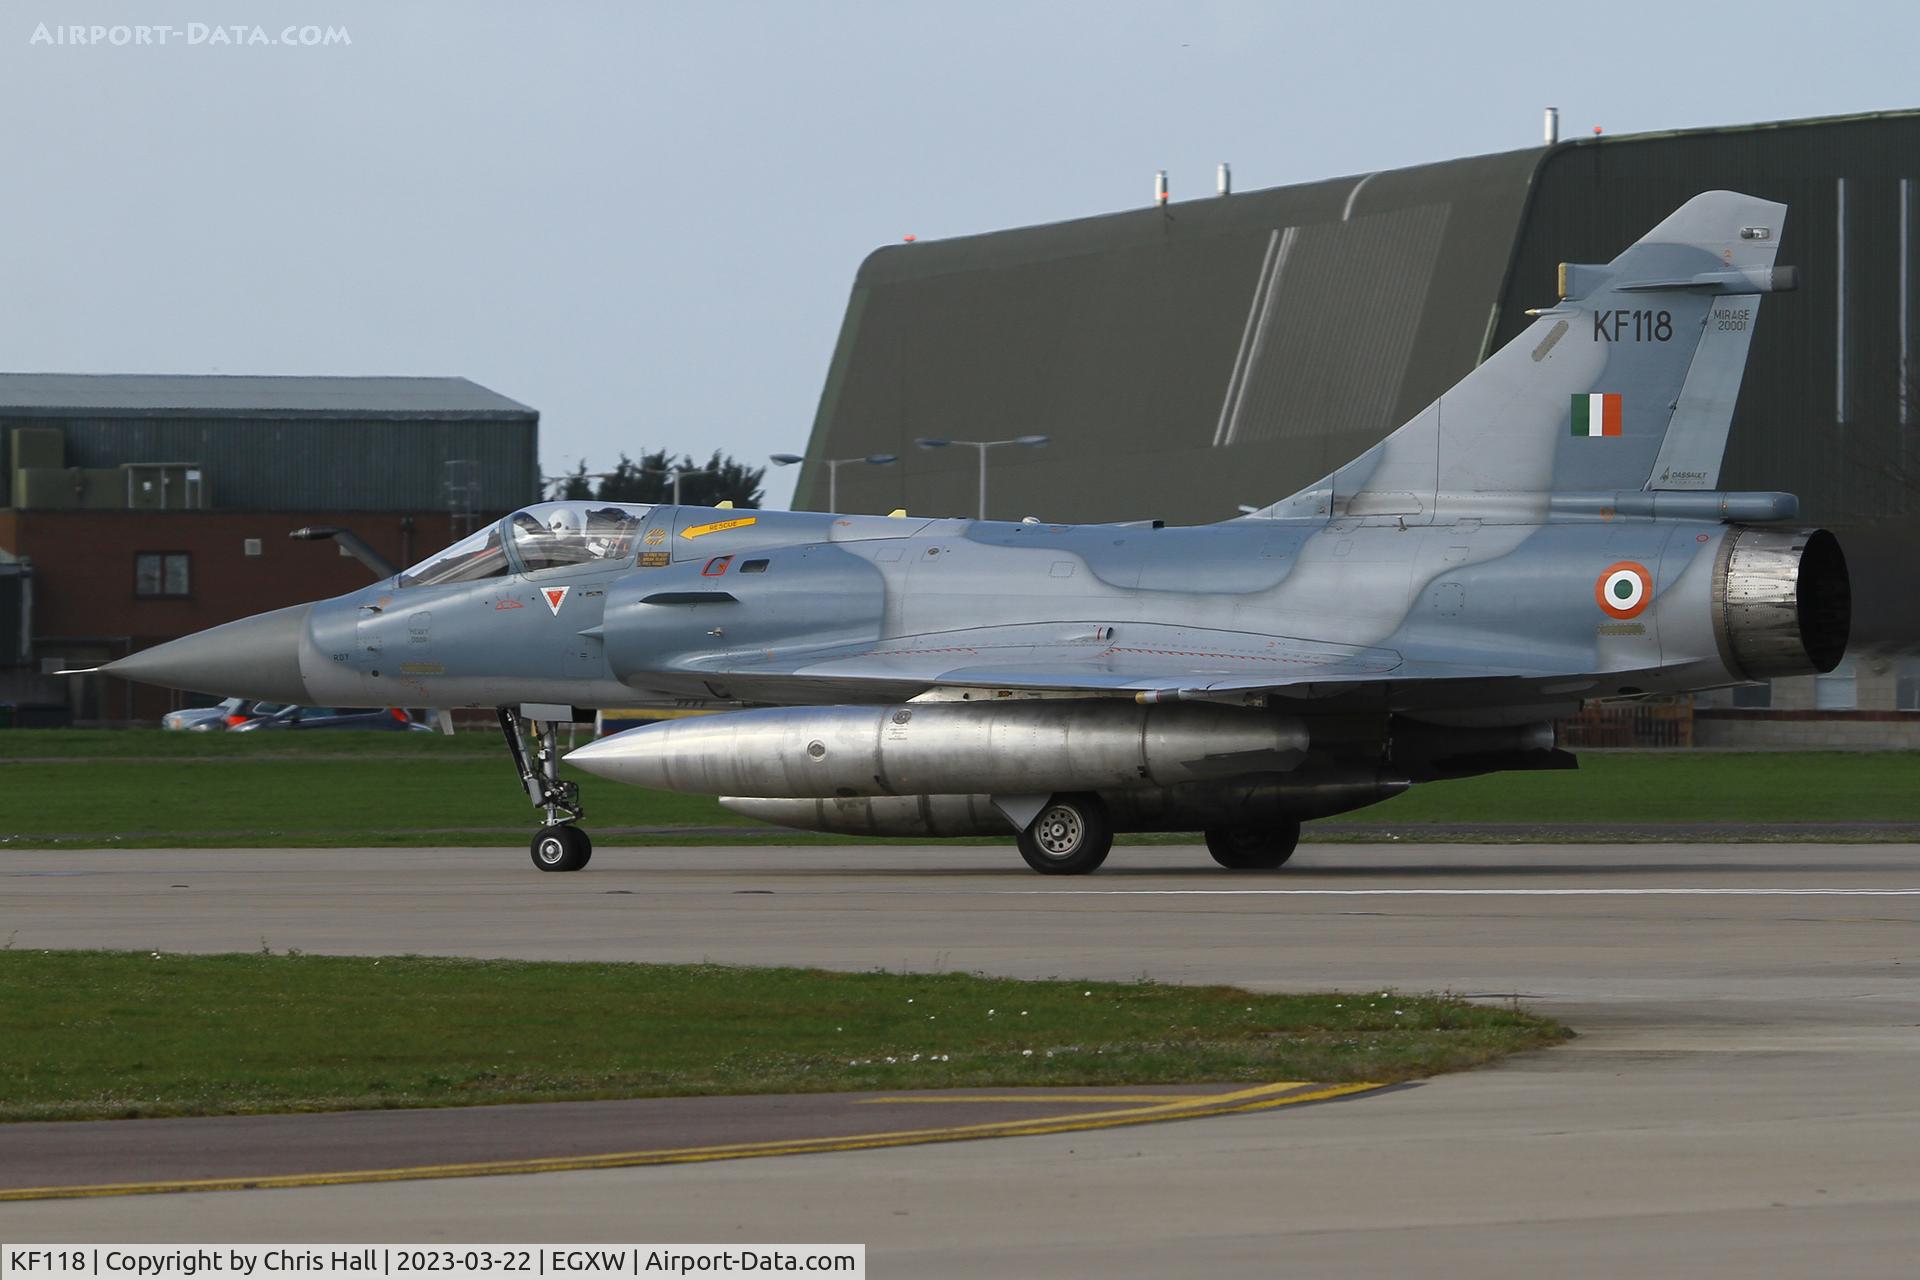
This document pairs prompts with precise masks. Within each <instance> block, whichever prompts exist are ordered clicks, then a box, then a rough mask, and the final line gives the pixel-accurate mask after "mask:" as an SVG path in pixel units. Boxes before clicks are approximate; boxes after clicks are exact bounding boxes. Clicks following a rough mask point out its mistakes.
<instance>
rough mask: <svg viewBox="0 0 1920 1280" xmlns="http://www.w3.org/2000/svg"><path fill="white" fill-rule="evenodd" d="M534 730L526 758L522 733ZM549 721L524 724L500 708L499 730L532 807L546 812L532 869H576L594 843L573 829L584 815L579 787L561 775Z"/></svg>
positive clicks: (510, 711)
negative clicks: (530, 749)
mask: <svg viewBox="0 0 1920 1280" xmlns="http://www.w3.org/2000/svg"><path fill="white" fill-rule="evenodd" d="M523 725H524V726H526V728H530V729H531V730H532V731H533V739H534V750H533V755H532V756H531V757H529V756H528V754H527V741H526V732H525V730H524V729H523V728H522V726H523ZM556 729H557V726H556V725H555V723H554V722H553V721H551V720H523V719H522V717H521V715H520V713H519V712H518V711H516V710H514V709H513V708H512V707H501V708H500V732H501V733H502V734H504V735H505V736H506V739H507V750H508V752H509V753H511V754H512V756H513V763H514V767H515V768H517V769H518V770H519V771H520V782H521V785H523V786H525V787H526V789H527V798H528V799H530V800H532V801H533V803H534V806H535V807H536V808H539V809H543V810H545V811H546V818H547V822H546V825H545V826H543V827H541V828H540V830H539V831H537V832H535V833H534V837H533V844H532V846H531V849H532V853H533V865H534V866H536V867H538V868H539V869H540V870H542V871H578V870H580V868H582V867H584V866H586V865H587V863H588V861H589V860H590V859H592V857H593V841H592V840H591V839H590V838H588V836H587V833H586V832H584V831H582V830H581V829H580V828H579V827H577V826H575V825H573V824H574V823H576V822H578V821H579V820H580V818H581V815H582V810H581V807H580V784H579V783H577V782H569V781H566V780H564V779H562V778H561V776H560V744H559V740H558V734H557V732H556Z"/></svg>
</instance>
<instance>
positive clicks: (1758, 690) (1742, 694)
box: [1733, 680, 1773, 711]
mask: <svg viewBox="0 0 1920 1280" xmlns="http://www.w3.org/2000/svg"><path fill="white" fill-rule="evenodd" d="M1772 705H1773V682H1772V681H1771V680H1768V681H1763V682H1762V683H1760V684H1739V685H1735V686H1734V687H1733V706H1734V707H1735V708H1736V709H1738V710H1740V711H1765V710H1767V708H1769V707H1771V706H1772Z"/></svg>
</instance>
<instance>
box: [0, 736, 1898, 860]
mask: <svg viewBox="0 0 1920 1280" xmlns="http://www.w3.org/2000/svg"><path fill="white" fill-rule="evenodd" d="M265 737H267V735H262V734H233V735H226V734H217V733H216V734H197V733H163V732H161V731H159V730H144V731H143V730H130V731H123V732H113V731H104V730H96V731H86V730H78V731H76V730H45V731H36V730H13V731H10V732H6V733H0V847H11V848H57V847H61V846H91V845H118V846H123V847H129V848H139V847H158V846H179V845H186V846H194V847H205V848H218V847H234V846H238V847H327V846H362V845H372V846H411V845H421V844H444V845H497V846H501V847H511V846H513V845H517V844H519V843H521V842H522V841H524V840H525V839H526V838H527V836H529V835H530V834H531V832H532V827H533V818H534V814H533V811H532V809H531V808H530V807H529V806H528V805H527V803H526V799H525V796H524V794H523V793H522V792H521V791H520V788H519V784H518V781H517V780H516V779H515V777H514V776H513V773H512V771H511V768H510V766H509V765H508V763H507V760H506V753H505V751H504V749H502V748H500V747H499V746H498V744H497V743H496V742H495V741H494V739H493V738H492V737H490V736H488V735H485V734H480V733H462V734H460V735H459V736H457V737H454V738H443V737H440V736H438V735H428V734H405V733H309V734H298V733H282V734H274V735H271V740H270V741H264V742H263V741H262V739H263V738H265ZM563 772H564V773H565V775H566V776H568V777H570V778H573V779H574V780H575V781H577V782H579V783H580V784H581V794H582V796H583V797H584V799H585V801H586V805H587V822H586V826H587V827H588V829H589V830H591V831H592V832H593V833H594V840H595V843H596V844H597V845H609V846H611V845H645V844H683V843H689V842H690V840H689V835H688V834H687V833H685V831H684V829H686V828H699V827H721V828H730V829H733V830H736V831H737V830H739V829H742V828H745V829H753V828H756V827H757V828H758V829H759V830H760V831H763V832H764V833H765V836H766V838H767V839H770V840H777V841H779V842H781V843H826V844H847V843H857V842H858V841H857V840H856V838H854V837H844V836H823V837H810V836H806V835H803V834H800V833H795V832H789V831H786V830H784V829H783V828H779V827H768V826H762V825H760V824H756V823H753V822H751V821H749V820H748V819H746V818H742V817H740V816H739V815H738V814H734V813H729V812H728V811H727V810H725V809H722V808H721V807H720V806H719V805H718V804H717V803H715V802H714V801H713V800H712V799H710V798H708V797H705V796H682V795H671V794H668V793H665V792H658V791H642V790H638V789H636V788H633V787H624V786H621V785H619V784H618V783H613V782H608V781H606V780H605V779H602V778H594V777H589V776H587V775H585V774H581V773H579V772H577V771H575V770H572V769H563ZM1337 821H1338V822H1339V823H1340V824H1342V826H1343V827H1349V828H1350V827H1351V826H1352V825H1354V824H1361V825H1377V826H1379V827H1381V828H1383V829H1391V830H1392V832H1393V833H1394V835H1395V836H1396V837H1397V838H1399V839H1402V840H1418V839H1420V828H1421V827H1422V826H1426V825H1433V826H1439V825H1441V824H1453V825H1459V824H1476V823H1496V824H1538V825H1541V826H1551V825H1553V824H1559V823H1663V822H1686V823H1728V824H1741V823H1746V824H1752V823H1769V822H1780V823H1809V822H1812V823H1818V822H1852V823H1859V822H1869V823H1871V822H1880V823H1905V824H1909V826H1920V752H1893V751H1883V752H1837V751H1836V752H1809V753H1805V754H1800V753H1781V752H1753V753H1734V752H1618V753H1614V752H1608V753H1590V754H1588V755H1586V756H1584V757H1583V758H1582V760H1581V767H1580V768H1579V769H1578V770H1573V771H1568V772H1549V773H1515V774H1491V775H1488V776H1485V777H1480V778H1466V779H1462V780H1460V781H1457V782H1437V783H1430V784H1426V785H1423V786H1418V787H1415V788H1413V789H1412V790H1411V791H1408V792H1407V793H1406V794H1404V795H1401V796H1398V797H1396V798H1394V799H1392V800H1389V801H1387V802H1386V803H1384V804H1380V805H1375V806H1374V807H1372V808H1369V809H1362V810H1359V811H1357V812H1354V813H1350V814H1343V815H1341V816H1340V817H1339V818H1338V819H1337ZM622 828H627V829H629V831H628V833H624V834H623V833H622V832H621V829H622ZM632 828H653V829H655V830H653V831H647V832H637V833H636V832H632V831H631V830H630V829H632ZM1312 831H1313V828H1312V826H1311V825H1310V826H1309V828H1308V832H1309V837H1310V838H1311V834H1312ZM719 838H720V839H722V840H724V841H726V842H728V843H737V842H738V840H739V837H738V836H736V835H726V836H722V837H719ZM1864 838H1871V836H1866V837H1864ZM992 842H994V843H1003V842H1004V841H1001V840H993V841H992Z"/></svg>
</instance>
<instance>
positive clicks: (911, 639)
mask: <svg viewBox="0 0 1920 1280" xmlns="http://www.w3.org/2000/svg"><path fill="white" fill-rule="evenodd" d="M1785 215H1786V209H1785V207H1784V206H1782V205H1779V204H1774V203H1771V202H1768V201H1765V200H1760V199H1756V198H1753V197H1750V196H1743V195H1737V194H1734V193H1732V192H1724V191H1715V192H1707V193H1705V194H1703V195H1700V196H1697V197H1695V198H1694V199H1692V200H1690V201H1688V202H1687V203H1686V204H1685V205H1683V206H1682V207H1681V208H1679V209H1678V210H1676V211H1675V212H1674V213H1673V214H1672V215H1671V216H1669V217H1668V218H1667V219H1666V220H1665V221H1664V222H1662V223H1661V224H1660V225H1659V226H1657V227H1655V228H1654V229H1653V230H1652V231H1650V232H1648V233H1647V235H1646V236H1645V237H1643V238H1642V239H1641V240H1639V241H1638V242H1637V243H1635V244H1633V245H1631V246H1629V247H1628V248H1627V249H1626V250H1625V251H1623V252H1622V253H1621V254H1620V255H1619V256H1618V257H1616V258H1615V259H1614V260H1613V261H1611V262H1609V263H1606V264H1604V265H1587V264H1573V263H1569V264H1566V265H1565V266H1563V267H1562V269H1561V294H1562V297H1561V298H1560V300H1559V301H1558V302H1556V303H1554V304H1553V305H1551V306H1547V307H1544V308H1542V309H1540V310H1539V311H1537V312H1535V313H1532V314H1533V315H1534V317H1535V319H1534V321H1533V323H1532V325H1531V326H1530V327H1529V328H1528V329H1527V330H1526V331H1525V332H1524V333H1522V334H1521V335H1520V336H1519V337H1517V338H1515V339H1514V340H1513V341H1512V342H1511V343H1509V344H1508V345H1507V346H1506V347H1504V348H1502V349H1501V350H1499V351H1498V352H1496V353H1494V355H1493V356H1492V357H1490V358H1489V359H1488V360H1487V361H1486V362H1485V363H1484V364H1482V365H1481V366H1480V367H1479V368H1477V369H1475V370H1474V371H1473V372H1472V373H1471V374H1469V375H1468V376H1467V377H1466V378H1464V379H1463V380H1462V381H1461V382H1460V383H1458V384H1457V385H1456V386H1454V387H1453V388H1451V389H1450V390H1448V391H1447V392H1446V393H1445V394H1444V395H1442V396H1441V397H1440V398H1439V399H1438V400H1436V401H1434V402H1433V403H1432V404H1431V405H1429V406H1428V407H1427V408H1426V409H1425V410H1424V411H1422V412H1421V413H1420V414H1419V415H1418V416H1417V417H1415V418H1414V419H1413V420H1412V421H1410V422H1408V423H1407V424H1406V425H1404V426H1402V427H1401V428H1400V429H1399V430H1397V431H1395V432H1394V433H1393V434H1392V435H1390V436H1388V437H1387V438H1386V439H1385V440H1383V441H1381V442H1380V443H1379V444H1378V445H1376V446H1374V447H1373V448H1371V449H1369V450H1367V451H1366V452H1365V453H1364V454H1362V455H1361V456H1360V457H1358V458H1356V459H1354V460H1353V461H1352V462H1350V463H1348V464H1347V465H1345V466H1343V467H1341V468H1340V469H1339V470H1337V471H1335V472H1334V473H1333V474H1332V475H1329V476H1327V477H1326V478H1325V479H1323V480H1321V481H1320V482H1318V483H1317V484H1314V485H1311V486H1309V487H1308V488H1306V489H1303V490H1302V491H1300V492H1299V493H1296V494H1294V495H1293V496H1292V497H1289V498H1285V499H1282V500H1281V501H1279V502H1276V503H1274V504H1273V505H1272V506H1270V507H1267V508H1265V509H1263V510H1260V511H1257V512H1255V513H1253V514H1252V515H1249V516H1246V517H1243V518H1239V519H1234V520H1229V521H1227V522H1225V523H1223V524H1215V525H1207V526H1201V527H1194V528H1172V529H1170V528H1162V527H1160V526H1159V525H1158V524H1155V523H1138V524H1109V525H1089V526H1069V525H1057V524H1035V523H1028V522H1021V523H1003V522H998V521H988V520H943V519H942V520H936V519H905V518H900V517H897V516H896V517H877V516H876V517H868V516H841V515H832V514H816V513H805V512H741V511H731V510H717V509H713V508H689V507H679V506H656V507H639V506H623V505H619V504H613V503H595V502H569V503H546V504H542V505H538V506H533V507H529V508H527V509H526V510H523V511H519V512H516V513H514V514H513V515H510V516H508V517H506V518H505V519H503V520H501V521H500V522H499V523H498V524H497V525H495V526H493V527H492V528H489V529H486V530H484V531H482V532H479V533H476V534H474V535H473V536H472V537H471V538H469V539H467V540H466V541H464V542H461V543H459V544H457V545H456V546H453V547H451V548H449V549H448V550H446V551H444V552H442V553H441V554H440V555H438V556H435V557H433V558H432V559H429V560H427V561H425V562H424V563H422V564H419V565H416V566H415V567H413V568H412V569H409V570H407V571H406V572H405V573H402V574H399V575H397V576H395V577H393V578H391V579H389V580H387V581H384V582H382V583H380V584H378V585H376V586H372V587H368V588H366V589H365V590H362V591H357V592H354V593H352V594H350V595H346V596H341V597H338V598H336V599H332V600H324V601H320V602H318V603H315V604H308V605H301V606H298V607H296V608H292V609H283V610H279V611H276V612H273V613H267V614H261V615H259V616H257V617H253V618H247V619H244V620H242V621H239V622H234V623H229V624H227V625H226V626H222V627H216V628H213V629H212V630H209V631H205V632H202V633H200V634H198V635H194V636H189V637H186V638H185V639H181V640H176V641H173V642H171V643H168V644H163V645H160V646H158V647H157V648H154V649H149V650H146V651H144V652H141V653H137V654H134V655H132V656H130V657H127V658H123V659H121V660H119V661H118V662H114V663H112V664H110V665H108V666H107V667H105V668H104V670H106V671H107V672H109V673H111V674H113V675H118V676H125V677H127V678H130V679H134V680H144V681H149V682H152V683H156V684H163V685H169V686H172V687H174V688H184V689H195V690H201V691H206V692H216V693H224V694H230V695H232V696H235V697H249V698H262V699H271V700H273V701H278V702H299V703H309V702H320V703H335V704H343V705H360V706H365V705H396V706H397V705H404V706H426V707H435V708H452V707H491V708H495V709H497V711H498V713H499V718H500V723H501V725H502V727H503V729H504V730H505V736H506V740H507V745H508V748H509V750H510V751H511V752H512V754H513V758H514V760H515V762H516V764H517V766H518V768H519V771H520V775H521V779H522V781H523V782H524V784H525V786H526V787H527V790H528V794H529V795H530V796H531V797H532V799H533V801H534V803H535V804H536V805H537V806H538V807H539V808H540V809H541V810H542V811H543V812H544V815H545V819H546V824H545V825H544V826H543V827H542V828H541V830H540V831H539V833H538V834H537V835H536V836H535V837H534V840H533V862H534V865H535V866H537V867H539V868H540V869H541V870H543V871H572V870H577V869H579V868H581V867H584V866H585V865H586V864H587V861H588V858H589V856H590V855H591V853H592V844H591V842H590V841H589V840H588V838H587V836H586V833H585V832H584V831H582V830H581V829H580V827H579V825H578V821H579V818H580V816H581V813H580V804H579V797H578V793H577V789H576V788H575V787H574V786H573V785H572V784H571V783H570V782H568V781H566V780H563V779H562V778H561V777H560V776H559V771H558V751H557V748H556V742H555V731H554V725H555V723H556V722H558V721H562V720H564V719H566V718H567V717H569V716H570V715H571V714H572V709H573V708H576V707H602V708H614V707H623V706H640V705H657V704H658V703H659V702H661V701H662V700H668V701H672V700H676V699H678V700H684V701H691V702H695V703H701V702H705V703H714V704H729V705H736V706H743V709H739V710H729V711H725V712H722V713H719V714H713V715H708V716H702V717H696V718H687V719H679V720H672V721H666V722H662V723H658V724H652V725H647V726H643V727H641V728H636V729H630V730H628V731H626V732H624V733H619V734H615V735H612V736H611V737H607V738H604V739H601V740H599V741H597V742H593V743H590V744H588V745H586V746H584V747H581V748H580V749H578V750H576V751H574V752H572V753H571V754H570V755H569V756H568V757H567V759H568V761H569V762H570V763H573V764H576V765H578V766H579V767H581V768H582V769H585V770H587V771H589V772H591V773H596V774H601V775H604V776H606V777H609V778H615V779H618V780H620V781H623V782H630V783H633V784H636V785H639V786H646V787H656V788H662V789H666V790H670V791H680V792H690V793H694V794H703V795H715V796H720V797H723V800H722V803H724V804H726V805H727V806H728V807H729V808H731V809H734V810H736V811H738V812H740V813H743V814H750V815H752V816H754V817H757V818H762V819H765V820H767V821H769V822H774V823H780V824H784V825H786V826H790V827H798V828H802V829H807V830H815V831H835V832H849V833H857V834H861V835H894V836H943V835H977V834H981V833H989V832H1003V833H1010V834H1013V835H1014V836H1015V837H1016V838H1017V840H1018V844H1019V847H1020V851H1021V853H1022V854H1023V856H1024V857H1025V858H1026V861H1027V862H1028V864H1029V865H1031V866H1032V867H1033V868H1034V869H1035V870H1037V871H1041V872H1047V873H1075V872H1086V871H1092V870H1093V869H1095V868H1096V867H1098V866H1099V865H1100V864H1101V862H1102V861H1103V860H1104V859H1105V858H1106V856H1107V853H1108V850H1109V848H1110V846H1111V844H1112V840H1113V835H1114V833H1115V832H1116V831H1169V830H1171V831H1192V830H1198V831H1202V832H1204V833H1205V835H1206V842H1207V847H1208V849H1209V850H1211V851H1212V854H1213V856H1214V858H1215V860H1216V861H1218V862H1219V863H1220V864H1221V865H1223V866H1225V867H1229V868H1234V869H1254V868H1272V867H1277V866H1279V865H1280V864H1282V863H1284V862H1285V861H1286V860H1287V858H1288V856H1289V855H1290V854H1291V853H1292V852H1293V848H1294V845H1295V843H1296V842H1297V840H1298V839H1299V835H1300V823H1301V822H1302V820H1304V819H1312V818H1318V817H1324V816H1327V815H1330V814H1335V813H1340V812H1344V811H1347V810H1351V809H1356V808H1359V807H1361V806H1363V805H1368V804H1372V803H1375V802H1377V801H1380V800H1384V799H1386V798H1388V797H1390V796H1393V795H1396V794H1398V793H1399V792H1401V791H1403V790H1405V789H1406V788H1407V787H1409V786H1411V785H1413V784H1415V783H1422V782H1429V781H1435V780H1441V779H1448V778H1459V777H1466V776H1470V775H1474V774H1482V773H1489V772H1494V771H1499V770H1521V769H1559V768H1568V767H1571V766H1572V765H1573V763H1574V760H1573V757H1572V756H1571V755H1569V754H1568V753H1567V752H1565V751H1562V750H1558V749H1557V748H1556V746H1555V741H1554V731H1553V728H1552V721H1553V719H1554V718H1556V717H1559V716H1564V715H1566V714H1569V713H1571V712H1573V711H1575V710H1576V709H1577V708H1578V707H1579V706H1580V705H1581V704H1582V703H1583V702H1584V701H1586V700H1589V699H1599V698H1614V697H1622V696H1633V695H1638V694H1657V693H1673V692H1679V691H1683V690H1693V689H1705V688H1712V687H1715V686H1721V685H1729V684H1735V683H1740V682H1743V681H1749V680H1757V679H1764V678H1767V677H1772V676H1784V675H1796V674H1804V673H1811V672H1823V671H1828V670H1831V669H1832V668H1833V667H1834V666H1835V665H1836V664H1837V663H1838V662H1839V660H1840V658H1841V655H1842V653H1843V651H1844V649H1845V647H1846V643H1847V633H1848V627H1849V618H1850V599H1849V587H1848V579H1847V570H1846V562H1845V560H1844V558H1843V557H1842V555H1841V552H1840V547H1839V544H1838V543H1837V542H1836V540H1835V539H1834V537H1833V536H1832V535H1831V534H1829V533H1827V532H1825V531H1821V530H1809V529H1802V528H1795V527H1793V521H1794V519H1795V517H1796V514H1797V509H1798V504H1797V502H1796V500H1795V499H1794V498H1793V497H1792V496H1791V495H1790V494H1785V493H1744V492H1743V493H1732V492H1724V491H1721V490H1719V489H1717V488H1716V485H1717V482H1718V478H1719V474H1720V463H1721V457H1722V455H1723V453H1724V452H1725V448H1726V441H1727V431H1728V426H1729V423H1730V421H1731V418H1732V414H1733V406H1734V400H1735V397H1736V395H1737V393H1738V391H1739V386H1740V378H1741V373H1742V370H1743V369H1744V367H1745V364H1746V359H1747V350H1748V344H1749V342H1750V341H1751V338H1752V335H1753V325H1754V322H1755V319H1756V317H1757V314H1758V312H1759V304H1760V299H1761V297H1762V295H1765V294H1768V293H1777V292H1782V291H1784V290H1787V289H1791V288H1792V287H1793V285H1794V283H1795V280H1794V273H1793V271H1792V269H1791V268H1783V267H1776V266H1775V265H1774V254H1775V249H1776V247H1777V246H1778V245H1779V243H1780V233H1781V228H1782V226H1783V223H1784V219H1785ZM529 735H530V736H531V749H530V748H529V745H528V740H529Z"/></svg>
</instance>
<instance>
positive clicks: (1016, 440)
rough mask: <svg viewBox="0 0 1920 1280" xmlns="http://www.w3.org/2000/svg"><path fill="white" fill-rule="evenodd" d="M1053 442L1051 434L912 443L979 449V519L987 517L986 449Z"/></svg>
mask: <svg viewBox="0 0 1920 1280" xmlns="http://www.w3.org/2000/svg"><path fill="white" fill-rule="evenodd" d="M1052 442H1053V438H1052V437H1051V436H1014V437H1013V438H1012V439H1009V440H948V439H945V438H922V439H919V440H915V441H914V443H915V444H917V445H919V446H920V447H921V448H922V449H945V448H947V447H948V446H949V445H957V444H963V445H967V446H969V447H970V448H974V449H978V450H979V451H980V517H979V518H980V519H982V520H985V519H986V518H987V450H989V449H992V448H995V447H997V446H999V445H1003V444H1017V445H1021V446H1024V447H1025V448H1028V449H1043V448H1045V447H1046V446H1047V445H1049V444H1051V443H1052Z"/></svg>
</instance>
